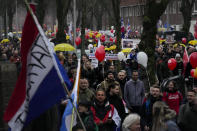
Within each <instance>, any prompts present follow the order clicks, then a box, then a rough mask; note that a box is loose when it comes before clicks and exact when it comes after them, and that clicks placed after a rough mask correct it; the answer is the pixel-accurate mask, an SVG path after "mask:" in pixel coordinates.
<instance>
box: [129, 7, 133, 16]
mask: <svg viewBox="0 0 197 131" xmlns="http://www.w3.org/2000/svg"><path fill="white" fill-rule="evenodd" d="M129 16H133V7H129Z"/></svg>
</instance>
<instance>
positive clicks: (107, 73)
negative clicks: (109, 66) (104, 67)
mask: <svg viewBox="0 0 197 131" xmlns="http://www.w3.org/2000/svg"><path fill="white" fill-rule="evenodd" d="M110 73H111V74H113V75H114V72H113V71H110V70H109V71H108V72H106V74H105V77H107V76H108V75H109V74H110Z"/></svg>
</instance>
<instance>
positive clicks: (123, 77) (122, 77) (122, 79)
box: [117, 70, 127, 96]
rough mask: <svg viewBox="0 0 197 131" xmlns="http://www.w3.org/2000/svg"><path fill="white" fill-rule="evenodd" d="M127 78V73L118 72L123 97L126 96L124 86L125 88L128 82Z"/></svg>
mask: <svg viewBox="0 0 197 131" xmlns="http://www.w3.org/2000/svg"><path fill="white" fill-rule="evenodd" d="M126 76H127V75H126V71H124V70H121V71H120V72H118V76H117V81H118V82H119V84H120V89H121V91H122V95H123V96H124V86H125V83H126V82H127V78H126Z"/></svg>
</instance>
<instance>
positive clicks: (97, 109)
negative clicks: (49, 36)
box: [90, 100, 121, 131]
mask: <svg viewBox="0 0 197 131" xmlns="http://www.w3.org/2000/svg"><path fill="white" fill-rule="evenodd" d="M90 109H91V111H92V113H93V117H94V122H95V123H96V124H97V125H98V126H99V131H113V129H114V127H115V126H116V123H117V122H115V121H114V119H113V117H116V118H117V121H118V123H119V124H120V121H121V119H120V117H119V116H118V113H117V111H116V109H115V108H114V106H113V105H111V104H109V102H108V101H105V103H104V105H99V104H98V101H97V100H95V102H94V104H93V105H92V106H91V108H90ZM108 118H111V119H112V122H111V123H107V119H108ZM100 121H102V124H99V123H100Z"/></svg>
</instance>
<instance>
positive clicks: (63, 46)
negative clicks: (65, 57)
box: [54, 43, 75, 51]
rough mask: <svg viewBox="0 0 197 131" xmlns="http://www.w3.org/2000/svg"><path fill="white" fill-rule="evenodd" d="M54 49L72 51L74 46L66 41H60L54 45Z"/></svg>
mask: <svg viewBox="0 0 197 131" xmlns="http://www.w3.org/2000/svg"><path fill="white" fill-rule="evenodd" d="M54 50H55V51H74V50H75V48H74V47H73V46H72V45H70V44H68V43H61V44H58V45H56V46H55V48H54Z"/></svg>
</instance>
